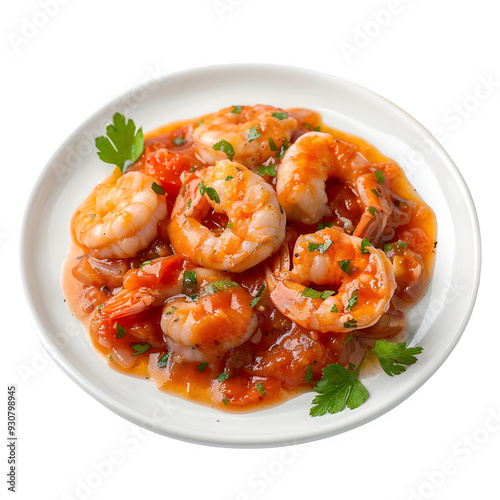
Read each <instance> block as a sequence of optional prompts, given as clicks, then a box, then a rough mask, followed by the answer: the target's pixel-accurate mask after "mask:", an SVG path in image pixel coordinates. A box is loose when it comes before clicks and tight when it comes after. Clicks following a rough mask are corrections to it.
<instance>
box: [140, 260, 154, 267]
mask: <svg viewBox="0 0 500 500" xmlns="http://www.w3.org/2000/svg"><path fill="white" fill-rule="evenodd" d="M151 262H153V261H152V260H145V261H144V262H143V263H142V264H141V265H140V267H139V269H143V268H144V267H145V266H147V265H148V264H151Z"/></svg>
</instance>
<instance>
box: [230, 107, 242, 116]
mask: <svg viewBox="0 0 500 500" xmlns="http://www.w3.org/2000/svg"><path fill="white" fill-rule="evenodd" d="M231 113H234V114H235V115H239V114H240V113H241V106H233V109H232V111H231Z"/></svg>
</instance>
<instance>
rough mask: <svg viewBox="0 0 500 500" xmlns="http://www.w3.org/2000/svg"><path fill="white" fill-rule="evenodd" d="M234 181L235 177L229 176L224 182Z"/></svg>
mask: <svg viewBox="0 0 500 500" xmlns="http://www.w3.org/2000/svg"><path fill="white" fill-rule="evenodd" d="M232 179H234V177H233V176H232V175H228V176H226V178H225V179H224V180H225V181H230V180H232Z"/></svg>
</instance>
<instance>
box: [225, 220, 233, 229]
mask: <svg viewBox="0 0 500 500" xmlns="http://www.w3.org/2000/svg"><path fill="white" fill-rule="evenodd" d="M227 228H228V229H233V228H234V224H233V221H232V220H230V221H228V223H227Z"/></svg>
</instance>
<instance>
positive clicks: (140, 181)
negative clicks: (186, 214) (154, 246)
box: [72, 169, 167, 259]
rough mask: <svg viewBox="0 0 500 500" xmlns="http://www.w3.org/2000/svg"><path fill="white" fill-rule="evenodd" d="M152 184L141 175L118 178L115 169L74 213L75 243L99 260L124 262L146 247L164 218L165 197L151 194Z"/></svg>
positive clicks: (124, 175)
mask: <svg viewBox="0 0 500 500" xmlns="http://www.w3.org/2000/svg"><path fill="white" fill-rule="evenodd" d="M153 182H155V179H154V178H153V177H149V176H147V175H144V174H142V173H140V172H127V173H125V174H123V175H120V171H119V169H116V170H115V172H114V173H113V175H112V176H111V177H110V178H109V179H107V180H106V181H104V182H102V183H101V184H99V185H97V186H96V188H95V189H94V190H93V192H92V193H91V195H90V196H89V197H88V198H87V199H86V200H85V201H84V202H83V203H82V204H81V205H80V207H79V208H78V209H77V211H76V212H75V214H74V216H73V220H72V227H73V230H74V235H75V238H76V240H77V242H78V243H79V244H80V245H81V246H83V247H84V248H86V249H88V250H89V251H90V254H91V256H92V257H96V258H98V259H113V258H116V259H126V258H129V257H134V256H135V254H136V253H137V252H138V251H139V250H142V249H144V248H146V247H147V246H148V245H149V244H150V243H151V242H152V241H153V240H154V239H155V237H156V232H157V224H158V222H159V221H160V220H163V219H164V218H165V217H166V216H167V205H166V201H165V197H164V196H162V195H159V194H157V193H156V192H155V191H153V189H152V185H153Z"/></svg>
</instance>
